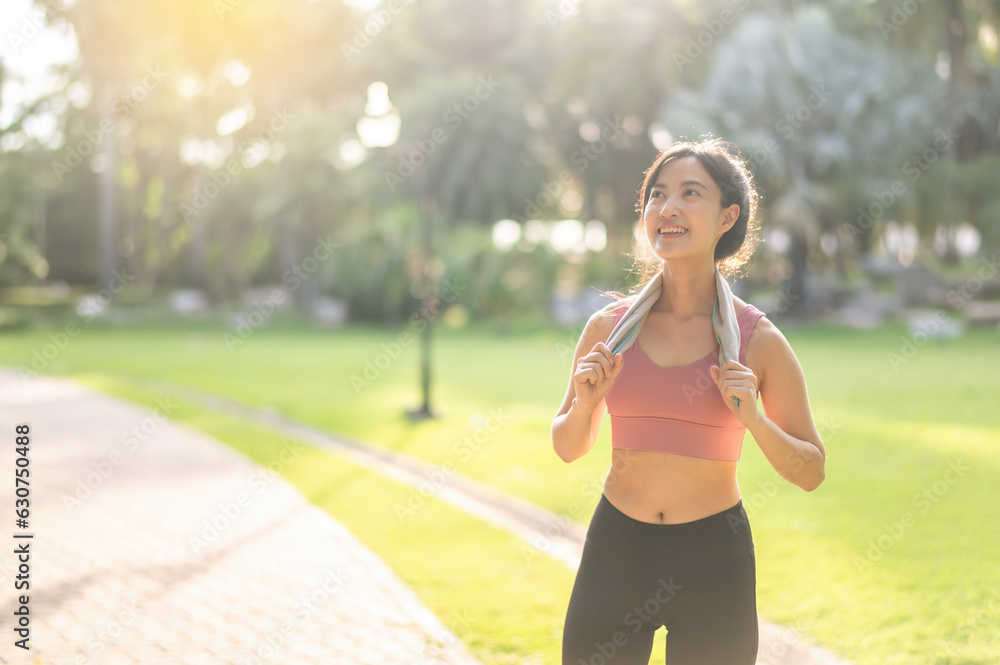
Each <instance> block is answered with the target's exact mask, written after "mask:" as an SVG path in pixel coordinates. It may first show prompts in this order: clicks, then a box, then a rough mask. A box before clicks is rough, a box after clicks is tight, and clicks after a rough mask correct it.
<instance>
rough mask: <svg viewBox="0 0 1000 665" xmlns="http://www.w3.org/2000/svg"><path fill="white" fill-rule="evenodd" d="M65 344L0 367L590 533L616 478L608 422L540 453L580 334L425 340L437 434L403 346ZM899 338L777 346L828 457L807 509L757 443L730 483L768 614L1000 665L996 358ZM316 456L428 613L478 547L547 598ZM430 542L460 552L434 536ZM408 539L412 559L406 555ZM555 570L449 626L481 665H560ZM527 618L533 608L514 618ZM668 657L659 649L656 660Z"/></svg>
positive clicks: (281, 333) (816, 329)
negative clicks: (360, 457)
mask: <svg viewBox="0 0 1000 665" xmlns="http://www.w3.org/2000/svg"><path fill="white" fill-rule="evenodd" d="M60 329H61V328H60ZM57 330H59V329H55V330H53V331H37V330H36V331H19V332H12V333H7V334H4V335H0V363H3V364H6V365H8V366H15V367H16V366H18V365H23V366H26V367H27V366H30V363H31V361H32V358H33V356H34V352H38V354H39V356H38V357H40V358H42V357H44V356H45V355H48V356H50V358H51V359H49V360H46V361H45V363H44V366H43V364H42V363H41V362H38V363H37V364H38V367H39V369H40V370H41V371H43V372H45V373H51V374H61V375H73V376H86V377H88V380H90V381H93V382H96V383H97V384H100V385H103V386H105V387H108V386H114V390H115V391H117V392H119V393H120V394H123V395H125V396H129V397H132V398H133V399H148V398H149V397H150V396H149V394H148V393H146V392H145V391H144V390H142V389H140V387H141V386H142V385H143V383H142V379H143V378H144V377H155V378H157V379H159V380H162V381H165V382H168V383H173V384H177V385H183V386H190V387H193V388H197V389H199V390H203V391H206V392H211V393H216V394H219V395H223V396H226V397H228V398H230V399H233V400H236V401H239V402H241V403H244V404H248V405H253V406H259V407H268V408H274V409H277V410H279V411H280V412H282V413H284V414H285V415H287V416H289V417H291V418H295V419H299V420H302V421H304V422H308V423H310V424H313V425H315V426H318V427H321V428H323V429H326V430H329V431H334V432H342V433H344V434H347V435H349V436H352V437H356V438H359V439H364V440H368V441H374V442H378V443H379V444H382V445H385V446H388V447H391V448H393V449H396V450H400V451H405V452H407V453H410V454H413V455H417V456H419V457H422V458H424V459H427V460H430V461H433V462H436V463H438V464H449V465H452V466H453V467H454V468H455V469H456V470H457V471H459V472H461V473H464V474H467V475H469V476H471V477H474V478H476V479H478V480H481V481H483V482H486V483H489V484H491V485H493V486H495V487H497V488H499V489H502V490H504V491H506V492H509V493H511V494H515V495H518V496H522V497H524V498H527V499H529V500H531V501H534V502H536V503H538V504H540V505H542V506H545V507H547V508H549V509H551V510H554V511H557V512H560V513H562V514H565V515H568V516H569V517H571V518H573V519H576V520H577V521H579V522H581V523H583V524H586V523H587V521H588V519H589V517H590V514H591V512H592V510H593V507H594V505H595V504H596V500H597V492H599V484H600V481H601V479H602V477H603V474H604V472H605V471H606V470H607V466H608V461H609V456H610V436H609V435H610V432H609V427H608V423H607V420H605V426H604V427H603V428H602V432H601V436H600V440H599V441H598V443H597V445H596V446H595V449H594V450H593V451H592V452H591V453H590V454H588V455H586V456H585V457H583V458H582V459H580V460H578V461H577V462H574V463H573V464H570V465H566V464H564V463H563V462H561V461H560V460H559V459H558V458H557V457H556V455H555V454H554V453H553V452H552V449H551V440H550V438H549V426H550V423H551V419H552V416H553V415H554V413H555V410H556V409H557V408H558V405H559V403H560V402H561V401H562V396H563V394H564V392H565V389H566V384H567V381H568V379H569V369H570V361H571V357H572V348H573V346H574V345H575V342H576V339H577V335H578V330H570V329H565V330H551V329H549V330H520V331H517V332H515V333H512V334H509V335H504V336H501V335H497V334H494V333H492V332H490V331H487V330H484V329H477V328H471V329H465V330H462V331H456V330H447V329H437V330H436V331H435V334H436V337H435V344H434V358H433V367H434V372H435V382H434V393H433V403H434V406H435V408H436V410H437V411H438V413H439V415H440V417H439V418H437V419H435V420H432V421H426V422H422V423H419V424H416V425H414V424H410V423H409V422H408V421H407V420H406V418H405V417H404V416H403V412H404V410H406V409H408V408H412V407H414V406H416V405H417V404H418V392H417V366H418V359H417V344H416V343H415V342H413V341H409V343H406V342H407V340H406V339H405V338H403V339H402V340H401V339H400V336H399V334H398V333H397V332H387V331H384V330H376V329H372V328H352V329H348V330H338V331H332V332H331V331H319V330H310V329H307V328H303V327H301V326H295V325H280V324H279V325H275V326H273V327H271V328H265V329H259V330H257V331H256V332H254V334H253V335H252V336H251V337H250V338H249V339H247V340H245V341H244V342H243V343H242V344H239V345H237V346H236V347H235V348H233V349H232V350H231V351H230V350H229V349H228V348H227V344H226V340H225V339H224V337H223V331H222V330H218V329H214V328H212V327H210V326H205V325H202V326H187V327H185V326H171V327H154V328H146V329H130V330H125V329H115V328H103V327H97V326H90V327H87V326H84V327H82V329H81V331H80V333H79V334H78V335H76V336H75V337H73V338H72V339H70V340H69V343H68V344H66V345H65V348H63V349H61V350H59V349H57V345H56V342H54V341H52V340H51V339H50V338H49V337H48V335H50V334H52V333H53V332H56V331H57ZM905 334H906V333H905V330H904V329H903V328H902V327H898V326H888V327H886V328H884V329H881V330H878V331H874V332H856V331H845V330H839V329H834V328H829V327H823V326H811V327H809V328H807V329H803V330H786V335H787V336H788V338H789V340H790V341H791V343H792V346H793V348H795V350H796V353H797V355H798V357H799V360H800V361H801V363H802V365H803V368H804V370H805V373H806V377H807V380H808V381H809V389H810V398H811V401H812V405H813V411H814V414H815V416H816V419H817V422H818V425H819V428H820V432H821V433H822V434H823V436H824V441H825V443H826V446H827V450H828V457H829V459H828V462H827V480H826V482H825V483H824V484H823V486H821V487H820V488H819V489H818V490H817V491H816V492H813V493H805V492H802V491H801V490H799V489H798V488H796V487H794V486H791V485H789V484H787V483H785V482H784V481H781V480H780V479H778V478H777V476H776V474H775V473H774V471H773V470H772V469H771V468H770V467H769V466H768V464H767V462H766V460H765V459H764V457H763V455H762V454H761V453H760V451H759V450H758V449H757V448H756V446H755V445H754V443H753V440H752V438H751V437H749V436H748V437H747V439H746V441H745V443H744V455H743V459H742V462H741V465H740V472H739V478H740V485H741V487H742V490H743V496H744V503H745V504H746V505H747V507H748V512H750V514H751V518H752V526H753V529H754V539H755V542H756V545H757V565H758V606H759V609H760V611H761V612H762V614H764V615H765V616H767V617H768V618H770V619H772V620H774V621H777V622H779V623H783V624H787V625H790V626H792V627H795V628H797V629H799V630H800V631H802V632H804V633H806V634H807V635H808V636H810V637H811V638H812V639H814V640H815V641H817V642H819V643H821V644H824V645H826V646H828V647H829V648H831V649H833V650H834V651H836V652H837V653H839V654H841V655H843V656H845V657H847V658H850V659H851V660H853V661H855V662H856V663H858V664H859V665H867V664H869V663H871V664H875V663H879V664H882V663H907V664H914V665H930V664H934V665H945V664H947V665H958V664H962V665H972V664H986V663H996V662H1000V630H998V628H997V626H998V625H1000V567H998V566H997V565H996V556H995V554H994V553H995V552H996V551H997V550H998V548H1000V529H998V528H997V526H998V525H1000V507H998V506H997V504H996V502H995V501H991V500H990V499H991V498H992V495H995V490H994V488H996V487H998V486H1000V482H998V481H1000V456H998V455H997V448H998V446H1000V409H998V408H997V407H996V404H995V400H996V398H997V397H998V392H1000V391H998V390H997V386H998V382H997V379H996V376H997V375H998V371H1000V345H998V341H1000V340H998V338H997V334H996V333H995V332H991V331H974V332H973V333H970V334H969V335H967V336H966V337H964V338H962V339H961V340H953V341H950V342H931V343H928V344H926V345H922V346H918V347H916V349H915V350H916V352H915V354H914V353H912V352H911V350H910V347H908V346H907V345H906V344H905V341H906V340H905V339H904V337H905ZM400 341H402V342H403V343H402V344H399V343H400ZM911 341H912V340H911ZM918 341H922V340H918ZM46 344H50V345H51V346H50V347H49V348H48V349H46V348H45V345H46ZM394 344H399V347H398V348H397V347H396V346H394ZM906 356H911V357H909V358H907V357H906ZM899 359H903V360H905V362H903V363H902V364H899ZM894 360H895V361H896V362H895V366H894V365H893V361H894ZM366 370H367V372H368V373H367V375H366V374H365V372H366ZM359 380H360V381H359ZM143 395H145V397H142V396H143ZM192 408H193V407H192ZM222 423H223V419H222V417H221V416H217V415H213V414H208V413H203V414H201V415H199V416H198V422H196V423H195V424H196V425H197V426H199V427H202V428H203V429H206V431H209V433H210V434H213V435H216V436H218V437H219V438H220V439H221V440H224V441H227V442H228V443H230V445H233V446H234V447H236V448H238V449H241V450H244V451H246V449H247V447H248V446H251V445H255V444H252V443H251V441H250V439H248V438H247V437H246V436H243V435H239V434H238V429H239V428H240V427H242V428H247V427H249V426H248V425H240V424H238V423H229V424H222ZM215 427H218V428H220V429H218V431H216V430H214V429H213V428H215ZM260 436H261V437H266V436H273V437H275V441H277V440H278V438H280V437H277V435H274V434H273V433H272V434H260ZM260 445H263V444H260ZM273 445H275V446H276V445H277V444H276V443H275V444H273ZM265 448H266V447H265ZM248 454H249V453H248ZM327 457H328V458H329V459H330V460H334V461H332V462H330V466H322V465H318V464H317V469H320V468H322V472H320V471H317V472H315V473H312V472H308V471H309V470H303V471H302V474H301V477H299V476H295V477H294V478H292V479H293V482H296V483H297V484H298V485H299V486H300V487H303V491H304V492H305V493H306V494H307V495H308V496H310V498H311V499H312V500H314V501H316V502H317V503H318V504H319V505H323V506H324V507H327V508H328V509H330V511H331V513H333V514H334V515H335V516H337V517H338V519H341V520H342V521H343V522H344V523H345V524H346V525H347V526H348V527H349V528H351V529H352V530H355V532H356V533H358V534H359V536H361V537H362V539H363V540H365V541H366V542H367V543H368V544H369V545H370V546H372V547H373V548H375V550H376V551H377V552H378V553H379V554H380V555H382V556H383V557H384V558H386V559H387V560H388V561H389V562H390V564H392V565H393V566H394V567H395V568H396V569H397V571H399V572H400V574H401V575H402V576H403V577H404V579H407V581H408V582H410V583H411V584H414V586H415V588H416V589H417V591H418V592H419V593H420V594H421V595H422V596H423V597H424V598H425V599H426V600H427V601H428V602H429V603H430V604H431V606H432V608H434V609H439V608H442V607H451V606H454V607H460V606H462V603H463V602H465V600H463V595H467V594H469V593H471V592H470V591H464V590H463V588H464V587H462V588H460V587H461V585H454V584H451V583H450V582H449V579H450V577H449V576H442V575H441V574H440V573H439V572H438V573H435V572H434V571H440V569H442V568H446V569H450V570H449V571H448V572H449V573H452V574H457V573H456V571H459V570H463V569H462V567H461V566H459V565H458V564H457V563H455V564H454V565H453V564H452V563H450V562H448V561H446V560H445V557H447V556H451V555H454V554H455V553H459V559H464V560H472V561H475V560H478V559H477V558H476V557H478V556H479V554H478V552H479V551H480V549H479V548H481V547H484V544H486V545H485V546H487V549H488V550H489V551H490V552H492V553H493V556H495V557H496V560H495V564H496V565H497V566H498V568H497V569H502V570H504V571H505V573H504V575H503V576H502V579H507V578H509V577H511V576H512V575H513V577H514V578H515V579H517V580H519V582H518V583H520V582H522V581H524V583H525V584H527V585H528V586H531V585H532V584H538V583H539V579H540V578H535V579H534V580H533V581H531V582H530V583H529V582H527V581H525V580H531V574H530V573H523V572H517V571H520V569H519V568H518V565H519V563H518V559H519V558H520V561H521V562H523V555H522V554H520V553H519V554H517V555H514V554H513V551H512V550H511V549H510V548H515V549H516V548H517V543H516V541H514V540H513V539H512V538H510V537H508V536H505V535H503V534H498V533H496V532H495V531H494V530H492V529H490V528H489V527H486V526H484V525H481V524H479V523H477V522H476V521H475V520H471V519H470V518H467V517H465V516H462V515H460V514H455V513H454V511H453V510H452V509H450V508H448V507H447V506H445V505H443V504H438V503H437V502H436V501H434V500H433V499H431V500H428V501H426V502H425V503H424V504H422V505H421V507H420V509H419V510H417V511H415V512H414V514H413V515H412V518H411V519H407V520H406V522H410V523H412V524H414V525H421V527H422V528H420V529H416V528H415V529H412V530H411V529H403V530H399V529H394V528H393V527H394V526H398V524H399V522H400V520H399V517H398V515H397V514H395V512H394V511H395V510H396V508H395V507H396V506H398V505H399V503H400V502H399V501H398V500H396V501H395V502H392V501H387V500H386V499H385V498H384V497H385V496H393V497H399V496H405V497H411V496H412V493H411V492H410V490H407V489H406V488H400V487H399V486H397V485H394V484H393V483H388V482H387V481H385V480H381V479H379V478H377V477H374V476H372V475H371V474H370V473H367V472H362V471H360V470H357V469H352V470H351V471H347V470H346V469H351V467H350V466H349V465H347V464H346V463H345V462H343V461H342V460H339V459H336V458H334V457H332V456H327ZM352 474H353V476H352V477H354V478H355V480H353V481H351V482H348V481H347V476H349V475H352ZM595 488H598V489H596V490H595ZM400 493H402V494H400ZM326 501H331V502H333V503H326ZM442 526H447V527H449V528H453V529H455V533H456V534H457V535H456V536H455V537H451V536H450V535H449V536H447V537H444V536H443V534H444V533H445V532H444V531H441V530H440V527H442ZM397 531H400V533H397ZM448 533H451V532H450V531H449V532H448ZM405 534H409V535H408V536H407V535H405ZM406 538H409V539H410V540H407V541H406V542H407V543H410V544H407V545H406V547H407V548H412V549H408V550H406V549H404V551H406V552H407V554H405V555H403V554H399V553H398V548H399V546H400V542H402V541H401V540H400V539H403V540H405V539H406ZM494 539H495V540H494ZM504 539H507V540H504ZM445 542H446V543H447V547H443V546H442V545H443V543H445ZM459 543H460V544H461V545H460V546H459ZM503 543H506V544H503ZM463 552H464V555H463V554H462V553H463ZM518 552H520V550H518ZM442 561H444V562H445V565H444V566H442ZM550 563H551V565H552V566H553V568H552V569H551V571H549V570H546V571H545V574H544V575H543V576H542V577H544V578H545V580H546V581H547V582H549V584H548V585H545V584H543V585H541V586H539V587H538V589H539V595H540V596H544V598H541V597H530V598H527V597H525V595H524V588H518V587H516V584H512V585H500V588H499V589H497V591H496V593H498V594H500V596H501V598H505V600H506V601H507V604H506V607H507V608H508V609H507V612H510V608H517V611H516V612H513V613H511V614H512V616H507V617H505V619H504V621H500V622H498V621H496V620H494V619H493V618H491V617H490V615H489V614H488V612H486V611H485V610H482V611H481V613H483V614H484V616H486V617H487V618H486V619H485V620H484V622H483V623H482V624H481V625H479V624H477V627H476V628H475V629H474V630H472V631H471V632H468V633H466V634H463V633H462V632H461V630H460V628H461V626H453V627H454V628H455V629H456V631H457V632H459V634H460V635H462V636H463V638H464V639H467V641H468V642H469V643H470V645H473V646H474V648H476V649H477V653H478V654H479V655H480V656H481V657H482V658H483V659H484V661H485V662H505V661H504V660H503V659H504V658H505V657H507V656H506V655H505V654H508V655H513V654H516V653H518V652H517V649H519V648H520V649H523V652H521V653H523V654H532V655H534V656H536V657H537V658H540V659H541V661H542V662H553V658H554V655H553V654H557V651H553V650H547V649H548V648H549V647H546V646H544V644H545V642H546V640H549V641H551V642H552V643H553V644H554V645H555V646H558V637H559V629H560V627H561V620H562V613H563V612H564V610H565V602H566V600H568V593H569V585H570V584H571V583H572V575H571V573H570V572H569V571H567V570H566V569H565V567H562V569H561V571H560V568H559V567H560V566H562V564H558V563H555V562H550ZM533 565H541V564H540V563H539V564H533ZM505 566H512V567H511V568H510V569H509V570H508V569H507V568H506V567H505ZM495 577H496V576H495V575H491V576H488V577H484V578H482V580H484V581H482V582H481V581H480V578H476V581H475V582H473V580H471V579H466V580H464V582H463V583H464V584H465V586H469V585H472V586H473V587H474V586H475V585H476V584H479V583H483V584H486V583H489V581H490V580H491V579H494V578H495ZM529 596H530V593H529ZM529 601H530V603H532V605H531V609H530V610H525V611H522V609H523V608H524V606H525V605H524V604H525V603H526V602H529ZM533 603H538V604H537V605H534V604H533ZM473 614H475V612H473ZM443 618H445V620H446V622H447V617H443ZM449 625H452V624H449ZM539 631H541V632H539ZM516 636H522V637H521V639H522V640H523V643H522V646H521V647H518V646H517V640H516V639H514V637H516ZM660 643H661V642H660ZM549 646H551V645H549ZM659 650H660V647H659V643H658V646H657V649H656V650H655V651H654V654H655V653H657V652H659ZM659 658H660V659H661V660H660V662H662V654H661V655H660V656H659ZM511 662H528V661H523V660H521V661H516V660H515V661H511ZM654 662H656V661H654Z"/></svg>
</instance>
